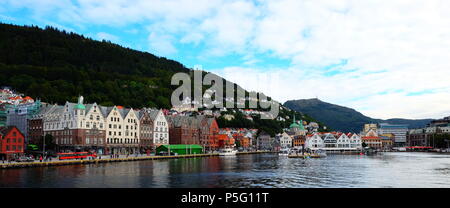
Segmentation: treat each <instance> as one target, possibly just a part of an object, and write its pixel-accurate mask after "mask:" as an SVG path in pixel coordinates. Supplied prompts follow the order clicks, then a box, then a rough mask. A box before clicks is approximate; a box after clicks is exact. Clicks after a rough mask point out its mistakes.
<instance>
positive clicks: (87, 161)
mask: <svg viewBox="0 0 450 208" xmlns="http://www.w3.org/2000/svg"><path fill="white" fill-rule="evenodd" d="M260 153H273V152H270V151H255V152H238V153H236V154H238V155H245V154H260ZM216 156H219V154H218V153H208V154H189V155H170V156H140V157H126V158H105V159H83V160H55V161H45V162H39V161H35V162H14V163H0V169H9V168H30V167H46V166H62V165H80V164H98V163H111V162H129V161H141V160H164V159H180V158H194V157H216Z"/></svg>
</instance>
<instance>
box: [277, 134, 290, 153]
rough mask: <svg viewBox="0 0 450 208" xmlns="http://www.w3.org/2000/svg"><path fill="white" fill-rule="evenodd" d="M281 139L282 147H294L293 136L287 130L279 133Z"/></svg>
mask: <svg viewBox="0 0 450 208" xmlns="http://www.w3.org/2000/svg"><path fill="white" fill-rule="evenodd" d="M278 137H279V140H280V147H281V149H286V148H291V147H292V137H291V136H289V135H288V134H287V133H286V132H283V133H282V134H280V135H278Z"/></svg>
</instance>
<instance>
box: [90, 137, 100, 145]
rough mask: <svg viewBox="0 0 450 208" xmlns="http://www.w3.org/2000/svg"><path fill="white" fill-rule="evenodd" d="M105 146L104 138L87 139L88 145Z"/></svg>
mask: <svg viewBox="0 0 450 208" xmlns="http://www.w3.org/2000/svg"><path fill="white" fill-rule="evenodd" d="M91 142H92V144H103V139H102V138H92V139H91V138H89V137H87V138H86V144H91Z"/></svg>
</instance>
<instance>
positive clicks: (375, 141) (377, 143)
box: [361, 129, 383, 149]
mask: <svg viewBox="0 0 450 208" xmlns="http://www.w3.org/2000/svg"><path fill="white" fill-rule="evenodd" d="M361 139H362V142H363V143H365V144H366V145H367V146H368V147H371V148H374V149H382V147H383V142H382V141H381V138H380V137H379V136H378V133H377V132H376V131H375V130H374V129H371V130H369V132H367V134H366V135H364V136H363V137H362V138H361Z"/></svg>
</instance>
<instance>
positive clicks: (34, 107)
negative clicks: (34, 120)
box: [6, 98, 41, 144]
mask: <svg viewBox="0 0 450 208" xmlns="http://www.w3.org/2000/svg"><path fill="white" fill-rule="evenodd" d="M27 100H30V101H27V102H24V103H20V104H17V105H16V104H15V105H10V106H9V107H8V108H7V110H6V114H7V118H6V126H15V127H17V128H18V129H19V130H20V132H21V133H22V134H23V135H24V136H25V144H28V143H29V138H28V119H29V118H30V117H32V116H33V115H35V114H36V113H38V112H39V108H40V107H41V102H40V101H39V100H37V101H36V102H34V101H33V102H31V101H32V99H31V98H29V99H27Z"/></svg>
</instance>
